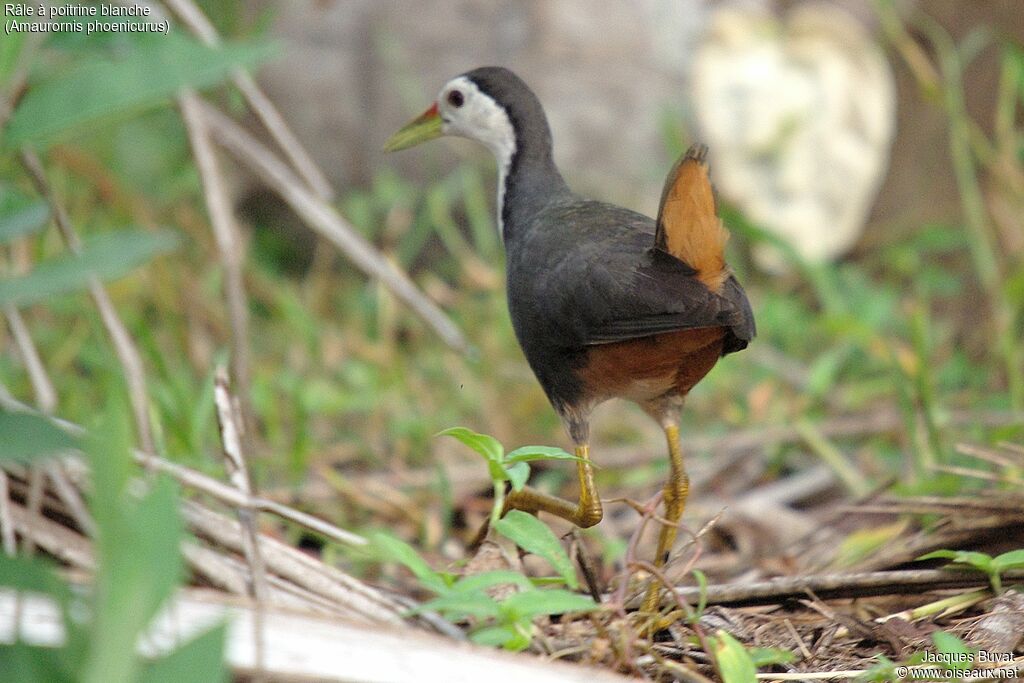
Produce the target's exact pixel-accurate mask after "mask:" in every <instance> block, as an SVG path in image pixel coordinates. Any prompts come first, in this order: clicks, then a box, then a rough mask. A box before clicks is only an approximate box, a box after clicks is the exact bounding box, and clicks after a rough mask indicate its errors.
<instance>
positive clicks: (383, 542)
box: [370, 531, 448, 593]
mask: <svg viewBox="0 0 1024 683" xmlns="http://www.w3.org/2000/svg"><path fill="white" fill-rule="evenodd" d="M370 541H371V542H372V543H373V546H374V548H375V549H376V550H377V554H378V556H379V557H380V558H381V559H384V560H390V561H391V562H398V563H399V564H401V565H403V566H404V567H405V568H406V569H408V570H409V571H411V572H412V573H413V576H415V577H416V578H417V579H419V581H420V583H421V584H423V587H424V588H427V589H429V590H431V591H433V592H435V593H445V592H447V591H448V583H447V582H446V581H445V580H444V577H442V576H441V574H439V573H438V572H436V571H434V570H433V569H431V568H430V565H429V564H427V562H426V560H424V559H423V558H422V557H420V554H419V553H418V552H416V549H415V548H413V547H412V546H411V545H409V544H408V543H406V542H405V541H403V540H401V539H398V538H395V537H394V536H391V535H389V534H386V533H384V532H380V531H379V532H377V533H375V534H373V535H372V536H371V537H370Z"/></svg>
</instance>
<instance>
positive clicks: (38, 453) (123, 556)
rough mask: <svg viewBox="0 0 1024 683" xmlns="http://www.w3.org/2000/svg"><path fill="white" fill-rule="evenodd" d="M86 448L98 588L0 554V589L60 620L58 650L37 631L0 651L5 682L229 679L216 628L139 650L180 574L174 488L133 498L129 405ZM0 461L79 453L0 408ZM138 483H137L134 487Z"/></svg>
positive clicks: (111, 413)
mask: <svg viewBox="0 0 1024 683" xmlns="http://www.w3.org/2000/svg"><path fill="white" fill-rule="evenodd" d="M96 417H97V416H94V420H93V423H92V424H91V425H90V426H91V427H93V429H92V434H93V436H91V437H90V438H89V439H87V440H86V441H87V443H86V444H85V446H84V448H85V453H86V455H87V457H88V462H89V465H90V470H91V472H92V481H93V491H92V495H91V499H90V505H89V510H90V512H91V513H92V516H93V519H94V521H95V524H96V541H97V543H96V557H97V565H98V569H97V572H96V576H97V578H96V583H95V585H94V586H93V587H92V588H91V589H90V590H89V592H88V593H83V592H82V591H81V590H78V589H75V588H73V587H72V586H71V585H69V584H68V583H67V582H65V580H64V579H62V578H60V577H59V576H58V574H57V572H56V570H55V567H53V566H52V563H51V562H49V561H46V560H44V559H41V558H32V557H9V556H8V555H6V554H0V586H3V587H5V588H13V589H15V590H17V591H18V592H19V595H20V596H22V597H25V596H45V597H46V598H47V599H49V600H50V601H52V602H53V604H54V605H55V607H56V610H57V615H58V623H59V625H60V627H59V629H58V635H57V638H56V640H57V641H58V642H56V643H49V644H40V643H39V642H36V639H38V638H39V635H38V633H36V634H34V635H29V636H28V637H27V638H23V634H22V633H21V632H20V630H19V631H18V635H17V636H16V638H15V640H14V642H12V643H4V644H0V679H2V680H4V681H10V682H11V683H44V682H45V683H64V682H67V683H71V682H72V681H76V682H81V683H100V682H101V681H102V682H103V683H129V682H138V683H158V682H160V681H186V680H187V681H197V682H199V681H209V682H211V683H213V682H216V681H225V680H227V672H226V669H225V665H224V639H225V628H224V627H223V626H217V627H215V628H213V629H210V630H209V631H207V632H205V633H202V634H200V635H198V636H195V637H194V638H192V639H191V640H189V641H188V642H186V643H185V644H183V645H180V646H178V647H177V648H175V649H174V650H172V651H171V652H169V653H166V654H164V655H163V656H162V657H160V658H156V659H154V660H152V661H149V662H147V661H145V660H143V658H141V657H140V656H139V654H138V652H137V649H136V646H137V644H138V643H139V639H140V636H141V635H142V634H143V632H144V631H145V630H146V629H147V628H148V627H149V625H150V623H151V622H152V621H153V619H154V618H155V617H156V615H157V613H158V611H159V610H160V609H161V608H162V607H163V606H164V605H165V603H166V602H167V600H168V599H169V598H170V597H171V595H172V594H173V592H174V590H175V589H176V588H177V586H178V585H179V583H180V582H181V580H182V579H183V577H184V565H183V562H182V559H181V553H180V546H181V542H182V538H183V528H182V523H181V519H180V518H179V514H178V493H177V487H176V485H175V484H174V483H173V482H172V481H170V480H168V479H159V480H157V481H156V482H155V483H154V484H153V485H152V486H150V487H149V490H148V491H146V492H145V493H143V494H141V495H140V494H139V492H138V491H137V490H135V491H132V490H131V489H132V487H131V485H130V481H131V479H132V477H133V475H134V474H135V472H136V469H135V467H134V464H133V461H132V457H131V455H130V453H129V448H130V447H131V433H130V427H129V426H128V423H127V413H126V411H125V410H124V408H123V407H118V406H116V405H115V406H114V407H112V408H111V409H109V410H108V411H106V412H105V413H103V414H102V415H101V416H99V417H101V418H102V419H99V420H96V419H95V418H96ZM0 428H2V429H3V430H4V431H3V433H4V439H3V440H2V441H0V462H6V461H11V460H17V461H22V462H24V461H26V460H32V461H34V462H40V461H43V460H45V459H46V458H47V457H53V456H54V455H56V454H58V453H61V452H63V451H64V450H65V449H67V448H69V447H72V446H75V447H77V446H79V445H80V444H79V443H78V440H77V439H73V438H71V437H69V436H68V435H67V434H66V433H64V432H63V431H61V430H59V429H57V428H56V427H55V426H53V425H52V424H51V423H50V422H49V421H47V420H45V419H44V418H41V417H36V416H32V415H25V414H16V413H8V412H4V411H0ZM135 483H136V484H138V481H136V482H135Z"/></svg>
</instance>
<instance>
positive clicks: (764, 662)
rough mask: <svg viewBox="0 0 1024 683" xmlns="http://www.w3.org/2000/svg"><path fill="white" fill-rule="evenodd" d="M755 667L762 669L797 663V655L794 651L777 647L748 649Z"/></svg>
mask: <svg viewBox="0 0 1024 683" xmlns="http://www.w3.org/2000/svg"><path fill="white" fill-rule="evenodd" d="M747 653H748V654H749V655H750V659H751V661H753V662H754V666H755V667H757V668H758V669H760V668H761V667H762V666H772V665H773V664H789V663H791V662H794V661H796V653H795V652H793V651H792V650H780V649H779V648H777V647H751V648H748V649H747Z"/></svg>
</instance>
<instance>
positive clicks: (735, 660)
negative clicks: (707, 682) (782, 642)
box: [711, 631, 757, 683]
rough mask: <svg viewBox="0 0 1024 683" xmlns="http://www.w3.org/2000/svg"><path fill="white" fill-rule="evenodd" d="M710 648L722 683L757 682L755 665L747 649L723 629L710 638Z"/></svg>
mask: <svg viewBox="0 0 1024 683" xmlns="http://www.w3.org/2000/svg"><path fill="white" fill-rule="evenodd" d="M711 649H712V651H713V654H714V656H715V662H716V663H717V664H718V672H719V673H720V674H721V675H722V681H723V683H757V667H756V666H754V660H753V659H751V657H750V653H748V652H747V649H746V648H745V647H743V646H742V645H740V643H739V641H737V640H736V639H735V638H733V637H732V636H731V635H729V634H728V633H726V632H725V631H719V632H718V633H717V634H716V635H714V636H712V638H711Z"/></svg>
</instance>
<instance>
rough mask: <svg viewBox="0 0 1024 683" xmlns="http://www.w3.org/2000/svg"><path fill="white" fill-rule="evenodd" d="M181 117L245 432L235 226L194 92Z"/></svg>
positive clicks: (244, 347) (247, 386)
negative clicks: (226, 322) (217, 275)
mask: <svg viewBox="0 0 1024 683" xmlns="http://www.w3.org/2000/svg"><path fill="white" fill-rule="evenodd" d="M178 101H179V103H180V104H181V113H182V116H183V117H184V119H185V126H186V128H187V129H188V139H189V142H190V143H191V145H192V155H193V156H194V157H195V160H196V166H198V168H199V177H200V179H201V180H202V183H203V196H204V197H205V198H206V210H207V212H208V213H209V214H210V223H211V225H212V226H213V234H214V237H215V238H216V241H217V251H218V254H219V255H220V261H221V264H222V265H223V266H224V289H225V298H226V299H227V306H228V316H229V317H230V319H231V368H232V371H233V373H232V374H233V375H234V377H235V381H236V382H237V383H238V395H239V396H240V397H241V400H242V416H243V419H242V423H241V426H242V429H243V431H244V432H248V431H249V429H248V428H250V427H252V426H253V424H254V421H253V413H252V410H251V408H250V406H249V399H250V396H251V389H252V380H251V377H250V360H249V302H248V300H247V298H246V295H245V283H244V281H243V274H242V265H243V262H244V259H245V257H244V254H243V248H242V241H241V239H239V232H238V224H237V223H236V222H235V215H234V212H233V211H232V208H231V199H230V197H229V196H228V191H227V187H226V185H225V183H224V177H223V175H222V174H221V172H220V169H219V167H218V165H217V157H216V155H215V154H214V151H213V145H212V144H211V143H210V132H209V129H208V128H207V126H206V121H205V119H204V118H203V115H202V114H201V113H200V111H199V104H198V101H199V97H198V95H196V93H195V91H194V90H191V89H185V90H183V91H182V92H181V94H180V95H179V96H178Z"/></svg>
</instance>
